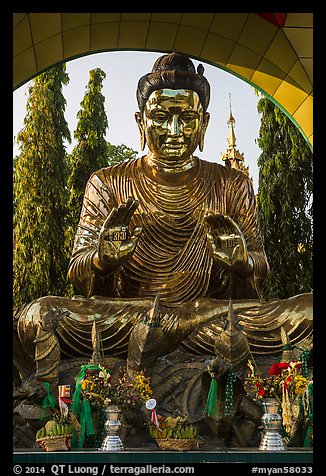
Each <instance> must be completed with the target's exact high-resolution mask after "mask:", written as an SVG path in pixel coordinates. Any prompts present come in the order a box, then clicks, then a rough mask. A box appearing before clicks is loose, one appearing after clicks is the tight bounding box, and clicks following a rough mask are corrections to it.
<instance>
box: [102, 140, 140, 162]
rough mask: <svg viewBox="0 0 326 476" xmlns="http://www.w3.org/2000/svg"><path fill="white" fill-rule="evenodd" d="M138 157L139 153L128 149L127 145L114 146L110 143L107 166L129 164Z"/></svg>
mask: <svg viewBox="0 0 326 476" xmlns="http://www.w3.org/2000/svg"><path fill="white" fill-rule="evenodd" d="M136 157H137V151H136V150H133V149H131V148H130V147H127V146H126V145H125V144H120V145H113V144H110V143H109V142H108V158H107V165H115V164H120V163H122V162H128V161H129V160H133V159H135V158H136Z"/></svg>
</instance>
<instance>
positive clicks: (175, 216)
mask: <svg viewBox="0 0 326 476" xmlns="http://www.w3.org/2000/svg"><path fill="white" fill-rule="evenodd" d="M203 74H204V68H203V66H202V65H200V66H199V67H198V68H197V71H196V70H195V67H194V65H193V63H192V61H191V60H190V59H189V58H188V57H186V56H184V55H182V54H179V53H176V52H173V53H170V54H167V55H163V56H161V57H159V58H158V59H157V60H156V62H155V64H154V66H153V69H152V72H151V73H148V74H146V75H145V76H143V77H142V78H141V79H140V80H139V83H138V88H137V100H138V105H139V111H138V112H136V114H135V117H136V122H137V124H138V127H139V131H140V137H141V148H142V150H144V149H145V146H146V144H147V146H148V149H149V151H148V153H147V154H146V155H144V156H142V157H140V158H137V159H135V160H132V161H130V162H127V163H122V164H118V165H115V166H111V167H107V168H103V169H101V170H99V171H97V172H95V173H93V174H92V176H91V177H90V179H89V181H88V184H87V187H86V191H85V196H84V201H83V206H82V210H81V216H80V222H79V226H78V229H77V232H76V238H75V243H74V249H73V253H72V257H71V261H70V266H69V271H68V274H69V278H70V280H71V282H72V283H73V285H74V287H75V288H76V289H77V290H78V291H79V293H80V295H78V296H76V297H75V298H73V299H70V298H64V297H59V296H45V297H40V298H38V299H36V300H34V301H33V302H31V303H29V304H27V305H25V306H23V307H22V308H21V309H20V310H19V312H18V313H17V314H16V315H15V318H14V322H15V338H16V339H17V340H16V344H15V362H16V365H17V368H18V369H19V372H20V374H21V377H22V378H24V376H25V377H26V375H27V374H28V373H29V372H30V369H31V365H32V363H33V360H34V358H35V362H36V376H37V377H38V378H39V379H40V380H48V381H51V380H53V379H55V378H56V377H57V376H58V368H59V363H60V359H63V358H68V357H72V356H90V355H91V354H92V341H91V331H92V325H93V322H94V320H95V321H96V323H97V327H98V329H99V331H100V333H101V337H102V350H103V351H104V353H105V354H106V355H116V356H127V355H128V344H129V337H130V335H131V332H132V331H133V329H135V327H136V326H137V325H138V324H139V323H141V322H146V315H147V314H149V313H150V311H151V309H152V307H153V305H154V302H155V314H156V318H157V316H159V318H158V322H159V326H160V327H161V331H162V332H160V334H157V333H156V334H155V333H154V334H153V339H157V345H156V346H153V345H152V346H151V352H153V354H152V357H153V356H154V357H155V353H156V355H157V356H160V355H164V354H166V353H169V352H172V351H173V350H175V349H177V348H181V349H183V350H186V351H188V352H190V353H195V354H209V355H212V356H214V355H215V352H217V350H216V347H214V344H215V341H216V339H217V338H218V336H219V335H220V333H221V329H222V327H223V326H222V321H223V318H225V316H227V315H228V307H229V300H230V299H232V303H233V312H234V313H235V315H236V317H237V319H238V320H239V322H241V325H242V327H243V333H244V335H245V336H246V338H247V339H248V342H249V345H250V349H251V351H252V352H253V353H256V354H259V353H267V354H277V355H278V354H279V353H280V352H281V349H282V339H281V328H282V326H283V327H284V329H285V330H286V331H287V333H288V335H289V338H290V340H291V342H292V343H294V344H299V343H302V342H303V341H304V340H305V339H307V338H310V337H311V335H312V294H311V293H307V294H302V295H298V296H294V297H291V298H289V299H284V300H278V299H275V300H273V301H270V302H263V301H262V300H261V299H259V283H260V281H261V280H262V279H264V277H265V276H266V274H267V273H268V269H269V266H268V262H267V259H266V255H265V251H264V245H263V239H262V236H261V233H260V230H259V223H258V216H257V209H256V204H255V196H254V191H253V187H252V183H251V181H250V179H249V177H248V176H247V175H246V174H244V173H243V172H242V171H239V170H236V169H234V168H230V167H225V166H224V165H220V164H217V163H210V162H206V161H204V160H200V159H198V158H197V157H196V156H194V155H193V154H194V152H195V150H196V149H197V147H199V149H200V150H201V151H202V150H203V147H204V136H205V132H206V128H207V126H208V123H209V113H208V111H207V108H208V104H209V99H210V86H209V83H208V81H207V79H206V78H205V76H204V75H203ZM158 295H159V299H158V298H157V296H158ZM153 332H154V331H153ZM157 336H160V337H157ZM146 339H147V340H148V339H150V334H147V337H146ZM129 354H130V349H129ZM222 357H223V356H222Z"/></svg>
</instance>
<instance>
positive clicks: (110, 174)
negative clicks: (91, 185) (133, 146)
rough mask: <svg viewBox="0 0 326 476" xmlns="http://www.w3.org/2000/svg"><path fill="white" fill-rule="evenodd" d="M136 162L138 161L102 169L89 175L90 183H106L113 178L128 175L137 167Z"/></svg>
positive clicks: (133, 160)
mask: <svg viewBox="0 0 326 476" xmlns="http://www.w3.org/2000/svg"><path fill="white" fill-rule="evenodd" d="M137 161H138V159H132V160H128V161H126V162H121V163H118V164H114V165H109V166H108V167H103V168H101V169H99V170H97V171H96V172H94V173H93V174H92V175H91V177H90V181H94V180H101V181H102V182H106V181H108V180H109V179H112V178H114V177H121V176H122V175H125V176H127V175H130V174H131V173H132V171H133V170H134V168H135V167H136V166H137Z"/></svg>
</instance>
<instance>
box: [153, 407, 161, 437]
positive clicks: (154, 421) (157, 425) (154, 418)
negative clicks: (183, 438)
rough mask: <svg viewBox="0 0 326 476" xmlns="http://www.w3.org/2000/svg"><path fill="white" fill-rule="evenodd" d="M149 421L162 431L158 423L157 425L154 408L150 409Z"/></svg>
mask: <svg viewBox="0 0 326 476" xmlns="http://www.w3.org/2000/svg"><path fill="white" fill-rule="evenodd" d="M151 423H154V425H155V426H156V428H157V429H158V430H159V431H160V432H162V430H161V428H160V425H159V422H158V419H157V414H156V411H155V408H152V409H151Z"/></svg>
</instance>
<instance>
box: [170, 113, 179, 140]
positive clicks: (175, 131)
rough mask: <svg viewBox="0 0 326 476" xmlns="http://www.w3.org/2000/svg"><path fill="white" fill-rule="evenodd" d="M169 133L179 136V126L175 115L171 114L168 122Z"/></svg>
mask: <svg viewBox="0 0 326 476" xmlns="http://www.w3.org/2000/svg"><path fill="white" fill-rule="evenodd" d="M169 134H170V135H171V136H179V135H180V134H181V128H180V124H179V120H178V116H177V115H173V116H172V119H171V121H170V123H169Z"/></svg>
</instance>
